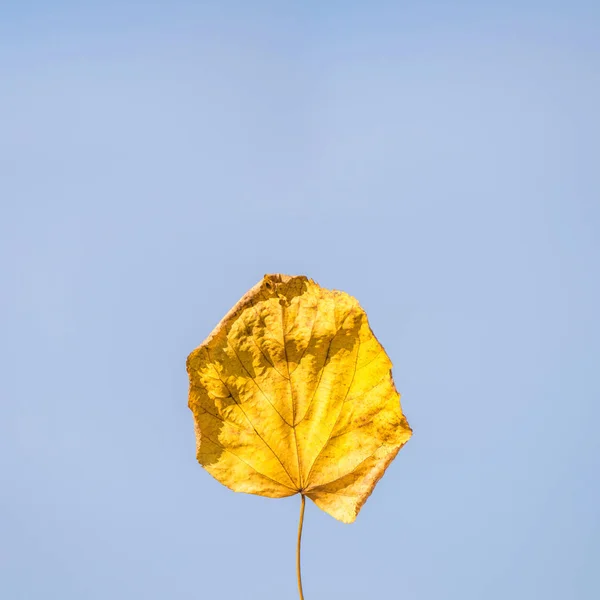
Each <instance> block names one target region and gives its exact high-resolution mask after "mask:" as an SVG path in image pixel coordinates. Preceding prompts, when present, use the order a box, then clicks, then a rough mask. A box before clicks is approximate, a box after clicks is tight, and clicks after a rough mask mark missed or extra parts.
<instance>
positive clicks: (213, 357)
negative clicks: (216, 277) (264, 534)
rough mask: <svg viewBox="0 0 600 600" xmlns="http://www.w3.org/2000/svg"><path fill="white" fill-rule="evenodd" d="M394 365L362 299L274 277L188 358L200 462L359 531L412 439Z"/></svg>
mask: <svg viewBox="0 0 600 600" xmlns="http://www.w3.org/2000/svg"><path fill="white" fill-rule="evenodd" d="M391 367H392V364H391V361H390V359H389V358H388V356H387V354H386V353H385V351H384V349H383V347H382V346H381V344H380V343H379V342H378V340H377V338H376V337H375V336H374V335H373V332H372V331H371V328H370V327H369V324H368V321H367V316H366V314H365V312H364V311H363V309H362V308H361V307H360V305H359V304H358V302H357V301H356V300H355V299H354V298H353V297H352V296H349V295H348V294H345V293H344V292H339V291H335V290H327V289H324V288H321V287H320V286H319V285H317V284H316V283H315V282H314V281H312V280H310V279H307V278H306V277H303V276H298V277H290V276H287V275H265V277H264V278H263V280H262V281H261V282H259V283H258V284H257V285H256V286H254V287H253V288H252V289H251V290H250V291H249V292H248V293H247V294H246V295H245V296H244V297H243V298H242V299H241V300H240V301H239V302H238V303H237V304H236V305H235V306H234V307H233V309H232V310H231V311H230V312H229V313H228V314H227V315H226V316H225V317H224V319H223V320H222V321H221V323H219V325H218V326H217V327H216V328H215V330H214V331H213V332H212V333H211V334H210V335H209V336H208V338H207V339H206V340H205V341H204V342H203V343H202V344H201V345H200V346H199V347H198V348H196V349H195V350H194V351H193V352H192V353H191V354H190V355H189V357H188V360H187V370H188V374H189V378H190V394H189V407H190V408H191V410H192V412H193V414H194V420H195V427H196V440H197V458H198V461H199V462H200V464H201V465H202V466H203V467H204V468H205V469H206V470H207V471H208V472H209V473H210V474H211V475H212V476H213V477H215V478H216V479H217V480H218V481H220V482H221V483H223V484H224V485H226V486H227V487H229V488H231V489H232V490H234V491H236V492H246V493H250V494H260V495H262V496H269V497H271V498H282V497H285V496H292V495H294V494H297V493H301V494H303V495H306V496H308V497H309V498H311V499H312V500H313V501H314V502H315V503H316V504H317V506H319V507H320V508H322V509H323V510H324V511H326V512H327V513H329V514H330V515H332V516H333V517H335V518H336V519H339V520H341V521H344V522H346V523H351V522H352V521H354V519H355V518H356V515H357V514H358V512H359V510H360V508H361V507H362V505H363V504H364V502H365V500H366V499H367V498H368V497H369V495H370V494H371V492H372V491H373V488H374V487H375V484H376V483H377V481H378V480H379V479H380V478H381V476H382V475H383V473H384V471H385V469H386V468H387V466H388V465H389V463H390V462H391V461H392V459H393V458H394V457H395V456H396V454H397V453H398V451H399V450H400V448H401V447H402V446H403V445H404V444H405V443H406V442H407V441H408V439H409V438H410V436H411V434H412V431H411V429H410V427H409V425H408V423H407V421H406V419H405V418H404V415H403V414H402V410H401V408H400V395H399V394H398V392H397V391H396V388H395V386H394V381H393V379H392V374H391Z"/></svg>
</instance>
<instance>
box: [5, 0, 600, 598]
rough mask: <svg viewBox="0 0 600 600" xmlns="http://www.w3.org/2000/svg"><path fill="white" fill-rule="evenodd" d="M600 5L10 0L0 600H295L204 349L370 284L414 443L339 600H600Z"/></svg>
mask: <svg viewBox="0 0 600 600" xmlns="http://www.w3.org/2000/svg"><path fill="white" fill-rule="evenodd" d="M599 107H600V4H599V3H597V2H595V1H592V0H590V1H589V2H583V1H573V2H552V1H550V2H546V1H545V2H541V1H539V2H527V1H518V2H517V1H514V2H503V3H500V2H475V1H473V2H447V1H444V2H442V1H440V2H416V1H411V2H377V1H371V2H352V1H350V0H345V1H344V2H341V1H337V2H333V1H332V2H322V1H320V2H316V1H315V2H312V1H306V2H259V1H252V2H250V1H248V2H245V1H244V2H242V1H241V0H239V1H237V2H234V1H227V0H219V1H218V2H217V1H215V2H184V1H181V0H175V1H172V2H166V1H162V2H149V3H145V2H144V3H143V2H117V1H116V0H108V1H105V2H74V1H72V2H70V1H64V0H63V1H59V0H55V1H52V2H48V1H44V2H42V1H41V0H40V1H37V2H33V1H32V2H27V1H16V0H14V1H8V2H2V3H0V274H1V292H0V327H1V329H0V364H1V365H2V366H1V377H0V404H1V413H0V417H1V418H0V598H2V599H3V600H38V599H39V600H108V599H110V600H132V599H140V600H171V599H179V598H181V599H184V598H185V599H186V600H187V599H213V598H217V599H220V598H224V599H227V600H229V599H231V600H246V599H250V600H255V599H256V600H282V599H295V598H296V597H297V596H296V594H297V592H296V579H295V564H294V561H295V535H296V527H297V516H298V508H299V498H298V497H293V498H289V499H285V500H269V499H265V498H260V497H255V496H248V495H244V494H235V493H233V492H231V491H229V490H227V489H226V488H224V487H223V486H221V485H220V484H219V483H217V482H216V481H215V480H213V479H212V478H211V477H210V476H209V475H208V474H207V473H206V472H204V470H203V469H202V468H201V467H200V466H199V465H198V464H197V463H196V460H195V442H194V432H193V424H192V416H191V413H190V412H189V410H188V408H187V385H188V381H187V375H186V372H185V359H186V356H187V354H188V353H189V352H190V351H191V350H192V349H193V348H194V347H196V346H197V345H198V344H200V343H201V342H202V340H203V339H204V338H205V337H206V336H207V335H208V334H209V333H210V331H211V330H212V329H213V327H214V326H215V325H216V324H217V322H218V321H219V320H220V319H221V317H222V316H224V314H225V313H226V312H227V311H228V310H229V308H230V307H231V306H232V305H233V304H234V303H235V302H236V301H237V300H238V299H239V297H240V296H241V295H242V294H243V293H244V292H245V291H246V290H247V289H248V288H250V287H251V286H252V285H253V284H255V283H256V282H257V281H258V280H259V279H260V278H261V277H262V276H263V274H264V273H270V272H282V273H287V274H306V275H308V276H309V277H311V278H313V279H315V280H316V281H317V282H319V283H320V284H321V285H323V286H325V287H329V288H337V289H342V290H344V291H346V292H349V293H351V294H352V295H354V296H355V297H356V298H358V300H359V301H360V302H361V304H362V305H363V306H364V308H365V309H366V310H367V313H368V315H369V318H370V321H371V325H372V327H373V329H374V331H375V333H376V335H377V336H378V337H379V339H380V340H381V341H382V343H383V344H384V346H385V348H386V350H387V351H388V353H389V355H390V357H391V358H392V361H393V362H394V376H395V379H396V383H397V386H398V388H399V390H400V392H401V393H402V402H403V408H404V410H405V413H406V415H407V417H408V419H409V422H410V423H411V425H412V427H413V429H414V437H413V439H412V440H411V441H410V442H409V443H408V444H407V446H406V447H405V448H404V449H403V450H402V451H401V452H400V454H399V455H398V457H397V459H396V460H395V461H394V463H393V464H392V465H391V467H390V468H389V470H388V472H387V474H386V475H385V477H384V478H383V479H382V480H381V482H380V483H379V485H378V486H377V488H376V490H375V492H374V493H373V495H372V496H371V498H370V499H369V500H368V502H367V503H366V505H365V506H364V508H363V510H362V512H361V513H360V515H359V517H358V519H357V521H356V522H355V523H354V524H352V525H344V524H342V523H339V522H337V521H335V520H334V519H333V518H331V517H329V516H328V515H326V514H325V513H323V512H321V511H319V510H318V509H317V508H316V507H315V506H314V505H313V504H312V503H310V502H309V503H308V505H307V514H306V523H305V537H304V554H303V566H304V586H305V594H306V598H307V600H317V599H319V598H321V599H325V598H326V599H332V598H333V599H336V598H344V599H357V600H359V599H360V600H362V599H367V600H370V599H374V600H378V599H383V598H386V599H387V598H394V599H395V598H398V599H400V600H413V599H414V600H444V599H460V600H482V599H485V600H496V599H498V600H505V599H506V598H510V599H511V600H531V599H537V598H543V599H544V600H554V599H556V600H559V599H560V600H565V599H568V600H570V599H575V600H597V599H598V598H600V566H599V565H600V434H599V429H598V427H599V425H598V424H599V422H600V383H599V374H600V324H599V318H598V310H599V307H600V233H599V232H600V148H599V145H600V142H599V140H600V108H599Z"/></svg>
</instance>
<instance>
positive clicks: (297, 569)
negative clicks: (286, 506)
mask: <svg viewBox="0 0 600 600" xmlns="http://www.w3.org/2000/svg"><path fill="white" fill-rule="evenodd" d="M305 503H306V501H305V498H304V494H302V493H301V494H300V520H299V521H298V543H297V545H296V575H297V576H298V593H299V594H300V600H304V594H303V593H302V573H301V571H300V542H301V541H302V525H303V524H304V505H305Z"/></svg>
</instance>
